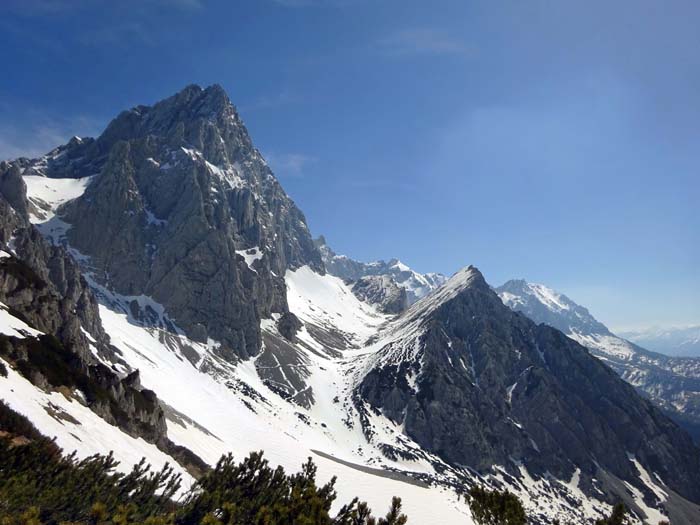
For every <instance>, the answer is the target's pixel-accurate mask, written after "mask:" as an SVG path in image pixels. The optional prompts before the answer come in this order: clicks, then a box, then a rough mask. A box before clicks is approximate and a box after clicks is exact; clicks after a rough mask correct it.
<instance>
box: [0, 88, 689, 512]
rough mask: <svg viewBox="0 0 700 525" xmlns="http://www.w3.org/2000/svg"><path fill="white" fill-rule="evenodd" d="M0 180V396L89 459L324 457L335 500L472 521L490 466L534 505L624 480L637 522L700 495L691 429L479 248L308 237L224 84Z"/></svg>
mask: <svg viewBox="0 0 700 525" xmlns="http://www.w3.org/2000/svg"><path fill="white" fill-rule="evenodd" d="M0 197H1V199H0V213H1V214H2V215H1V216H0V217H1V218H2V222H1V223H2V225H3V227H2V229H1V230H0V233H2V237H1V238H0V242H1V243H2V245H1V246H0V249H2V253H0V272H5V274H4V275H6V277H3V278H2V279H3V280H0V292H1V293H0V301H2V304H3V305H4V306H3V307H2V309H0V313H1V314H2V315H1V316H0V331H2V333H3V334H5V335H4V336H3V339H2V344H0V364H2V365H3V368H2V370H5V372H4V373H3V374H0V398H2V400H3V401H4V402H5V403H7V404H8V405H9V406H10V407H11V408H12V409H14V410H16V411H18V412H21V413H22V414H24V415H25V416H27V417H28V418H29V419H30V420H31V421H32V423H34V425H36V427H37V428H38V429H39V430H40V431H41V432H42V433H44V434H46V435H48V436H55V437H56V439H57V444H58V445H60V446H61V447H62V448H64V449H65V450H68V451H71V450H76V451H77V454H78V456H79V457H85V456H88V455H90V454H93V453H95V452H106V451H108V450H113V451H114V454H115V456H116V457H117V459H119V460H120V461H121V462H122V463H121V468H122V469H124V470H127V471H128V470H129V468H130V466H131V465H132V464H134V463H135V462H137V461H138V460H139V459H140V457H142V456H144V457H146V458H147V460H148V461H149V462H150V463H152V464H153V466H154V468H160V467H161V466H162V465H163V464H164V463H165V462H168V461H169V462H171V463H172V462H173V460H175V462H176V470H177V472H178V473H181V474H182V475H183V477H184V479H185V481H186V482H192V480H193V479H194V478H196V477H197V476H198V475H200V474H201V471H202V470H203V469H205V468H206V466H207V465H212V464H214V463H215V462H216V461H217V460H218V459H219V457H220V456H221V455H222V454H224V453H228V452H232V453H233V454H234V455H236V456H238V457H242V456H247V455H248V453H249V452H250V451H251V450H264V451H265V454H266V457H267V458H269V460H270V462H271V464H273V465H280V466H283V467H285V469H287V470H294V471H296V470H297V469H298V466H299V464H300V463H302V462H303V461H304V460H305V459H306V457H308V456H312V457H313V458H314V461H315V462H316V464H317V465H318V469H319V470H318V478H319V480H320V481H321V482H323V481H325V480H327V479H329V478H330V477H331V476H333V475H337V477H338V484H337V485H336V488H337V490H338V492H339V496H340V500H345V499H346V498H347V497H348V496H350V497H352V496H359V497H360V498H361V499H362V500H366V501H368V502H369V504H370V506H371V507H372V508H375V509H376V508H383V507H384V506H385V505H386V502H387V501H388V500H389V499H390V497H391V496H394V495H396V496H400V497H402V499H403V501H404V510H405V512H406V514H407V515H408V516H409V518H410V519H411V521H410V523H436V522H439V523H446V524H452V523H455V524H457V523H460V524H461V523H464V524H467V525H469V524H472V523H473V520H472V518H471V514H470V511H469V507H468V504H467V503H466V502H465V500H464V498H461V495H462V494H463V493H464V492H465V491H466V490H468V488H469V487H472V486H475V485H484V486H486V487H490V488H499V489H508V490H510V491H511V492H513V493H515V494H517V495H518V496H519V497H520V498H521V499H522V501H523V503H524V505H525V507H526V509H527V511H528V514H529V516H530V519H531V522H532V523H534V524H551V523H552V522H553V520H554V519H555V518H556V519H559V520H568V521H572V522H576V523H582V522H588V523H590V522H592V520H593V519H595V518H599V517H601V516H602V515H603V514H605V513H607V512H609V511H610V509H611V505H612V504H613V503H615V502H617V501H618V500H623V501H625V503H627V505H628V506H629V507H630V509H631V510H632V511H633V512H634V514H635V516H636V518H635V519H636V522H642V521H643V522H645V523H653V524H654V525H655V524H656V523H658V521H660V520H661V519H667V518H670V519H671V521H672V522H673V523H674V524H680V525H684V524H692V523H693V522H694V520H695V517H696V516H698V515H700V506H699V505H698V504H700V451H699V450H698V449H697V448H696V447H695V446H694V445H693V443H692V442H691V440H690V438H689V437H688V435H687V434H686V433H685V432H684V431H682V430H681V429H680V428H679V427H678V426H677V425H676V424H675V423H673V422H672V421H671V420H670V419H668V418H667V417H666V416H665V415H664V414H663V413H661V411H659V410H658V409H657V408H655V407H654V406H653V405H652V404H651V403H650V402H648V401H647V400H645V399H643V398H642V397H640V396H639V395H638V394H637V393H636V392H635V390H634V389H633V388H632V387H630V386H629V385H628V384H627V383H625V382H624V381H622V380H621V379H620V378H619V377H618V376H617V375H616V374H614V373H613V372H612V371H610V369H609V368H608V367H607V366H605V365H604V364H602V363H601V361H600V360H598V359H596V358H594V357H592V356H591V355H590V353H589V352H588V350H586V348H584V347H583V346H581V345H580V344H578V343H577V342H575V341H573V340H572V339H570V338H568V337H566V336H565V335H564V334H562V333H561V332H560V331H559V330H557V329H555V328H551V327H549V326H546V325H537V324H535V323H534V322H532V321H531V320H529V319H528V318H527V317H526V316H524V315H522V314H519V313H516V312H513V311H512V310H511V309H509V308H508V307H506V306H505V305H504V304H503V303H502V302H501V300H500V299H499V297H498V296H497V295H496V293H495V292H494V291H493V290H492V289H491V287H490V286H489V285H488V284H487V283H486V282H485V280H484V278H483V276H482V275H481V273H480V272H479V271H478V270H477V269H476V268H473V267H467V268H465V269H463V270H461V271H460V272H457V273H456V274H455V275H454V276H452V277H451V278H450V279H448V280H447V279H446V278H445V277H443V276H439V275H437V274H428V275H427V276H426V275H421V274H418V273H416V272H414V271H412V270H410V269H409V268H407V267H405V266H403V265H402V264H401V263H399V262H398V261H396V260H393V261H389V262H388V263H369V264H364V263H357V262H356V261H353V260H352V259H349V258H342V257H340V256H336V255H335V254H333V253H332V251H331V250H330V249H329V248H328V247H327V245H326V244H325V242H316V243H314V241H313V240H312V238H311V235H310V233H309V229H308V227H307V225H306V222H305V219H304V216H303V214H302V212H301V211H300V210H299V209H298V208H297V207H296V205H295V204H294V203H293V202H292V200H291V199H290V198H289V197H288V196H287V195H286V194H285V192H284V190H283V189H282V188H281V186H280V185H279V183H278V182H277V180H276V179H275V178H274V175H273V174H272V172H271V171H270V169H269V167H268V166H267V164H266V163H265V161H264V159H263V158H262V156H261V155H260V153H259V152H258V151H257V150H256V149H255V147H254V146H253V143H252V140H251V139H250V137H249V135H248V132H247V130H246V128H245V126H244V125H243V123H242V122H241V120H240V118H239V116H238V114H237V112H236V110H235V107H234V106H233V104H232V103H231V102H230V100H229V99H228V96H227V95H226V93H225V92H224V91H223V90H222V89H221V88H220V87H217V86H212V87H209V88H205V89H202V88H200V87H197V86H188V87H187V88H185V89H184V90H182V91H181V92H180V93H178V94H176V95H174V96H172V97H170V98H167V99H165V100H163V101H162V102H158V103H156V104H154V105H153V106H137V107H135V108H132V109H131V110H128V111H125V112H123V113H122V114H120V115H119V116H117V118H115V119H114V120H113V121H112V122H111V123H110V124H109V126H108V127H107V128H106V130H105V132H104V133H103V134H102V135H101V136H100V137H98V138H96V139H89V138H80V139H79V138H74V139H72V140H71V141H70V142H69V143H68V144H66V145H64V146H60V147H58V148H56V149H54V150H53V151H51V152H49V153H48V154H47V155H45V156H43V157H41V158H38V159H17V160H15V161H12V162H4V163H2V164H1V165H0ZM5 267H7V268H8V269H4V268H5ZM343 268H344V269H343ZM353 272H354V273H353ZM340 273H343V275H342V277H339V276H338V275H336V274H340ZM419 297H420V298H419ZM407 303H412V304H411V305H410V306H408V307H407ZM36 348H39V351H35V349H36Z"/></svg>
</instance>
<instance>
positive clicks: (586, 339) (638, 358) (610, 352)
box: [496, 279, 700, 442]
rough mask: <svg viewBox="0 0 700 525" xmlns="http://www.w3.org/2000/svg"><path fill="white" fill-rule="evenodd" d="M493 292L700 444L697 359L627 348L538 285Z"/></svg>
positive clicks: (511, 285) (517, 284) (512, 284)
mask: <svg viewBox="0 0 700 525" xmlns="http://www.w3.org/2000/svg"><path fill="white" fill-rule="evenodd" d="M496 292H497V293H498V295H499V296H500V297H501V299H502V301H503V303H504V304H506V305H507V306H509V307H510V308H511V309H513V310H515V311H518V312H522V313H523V314H525V315H526V316H527V317H529V318H530V319H532V320H533V321H535V322H537V323H545V324H548V325H549V326H553V327H554V328H557V329H559V330H561V331H562V332H564V333H565V334H566V335H568V336H569V337H571V338H572V339H574V340H576V341H578V342H579V343H581V344H582V345H584V346H585V347H587V348H588V349H589V350H590V351H591V353H592V354H593V355H595V356H596V357H598V358H599V359H602V360H604V361H605V362H606V363H607V364H608V365H609V366H610V367H611V368H613V369H614V370H615V371H616V372H617V373H618V374H620V376H621V377H622V378H623V379H625V380H626V381H628V382H629V383H630V384H632V385H633V386H635V387H636V388H637V389H638V390H639V391H640V392H641V393H642V394H643V395H644V396H646V397H648V398H650V399H652V400H653V401H654V402H655V403H656V404H657V405H658V406H659V407H661V408H662V409H663V410H664V411H665V412H666V413H667V414H669V415H670V416H671V417H672V418H673V419H675V420H676V421H677V422H678V423H679V424H680V425H681V426H684V427H685V428H686V429H687V430H688V431H689V432H690V433H691V434H692V435H693V436H694V437H695V439H696V441H697V442H700V359H697V358H678V357H675V358H674V357H669V356H666V355H662V354H658V353H655V352H650V351H648V350H646V349H644V348H641V347H640V346H638V345H636V344H634V343H630V342H629V341H627V340H625V339H624V338H622V337H619V336H618V335H616V334H613V333H612V332H611V331H610V330H609V329H608V328H607V327H606V326H605V325H604V324H603V323H601V322H600V321H598V320H597V319H596V318H595V317H593V315H591V313H590V312H589V311H588V310H587V309H586V308H584V307H583V306H581V305H579V304H576V303H575V302H574V301H573V300H571V299H570V298H568V297H567V296H566V295H563V294H561V293H558V292H556V291H555V290H552V289H551V288H548V287H546V286H544V285H541V284H534V283H529V282H527V281H525V280H522V279H518V280H510V281H508V282H506V283H505V284H503V285H502V286H500V287H498V288H496Z"/></svg>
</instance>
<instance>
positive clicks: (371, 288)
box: [352, 275, 408, 314]
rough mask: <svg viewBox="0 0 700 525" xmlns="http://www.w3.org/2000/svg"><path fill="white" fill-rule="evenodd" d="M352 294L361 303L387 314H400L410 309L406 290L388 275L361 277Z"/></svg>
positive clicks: (353, 287) (354, 285)
mask: <svg viewBox="0 0 700 525" xmlns="http://www.w3.org/2000/svg"><path fill="white" fill-rule="evenodd" d="M352 293H354V294H355V296H356V297H357V298H358V299H360V300H361V301H365V302H366V303H370V304H374V305H376V306H377V307H378V308H379V311H381V312H384V313H385V314H400V313H401V312H403V311H404V310H405V309H406V308H408V294H407V293H406V289H405V288H402V287H401V286H399V285H397V284H396V282H395V281H394V280H393V279H392V278H391V277H390V276H388V275H368V276H366V277H360V278H359V279H358V280H357V281H356V282H355V283H354V284H353V286H352Z"/></svg>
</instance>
